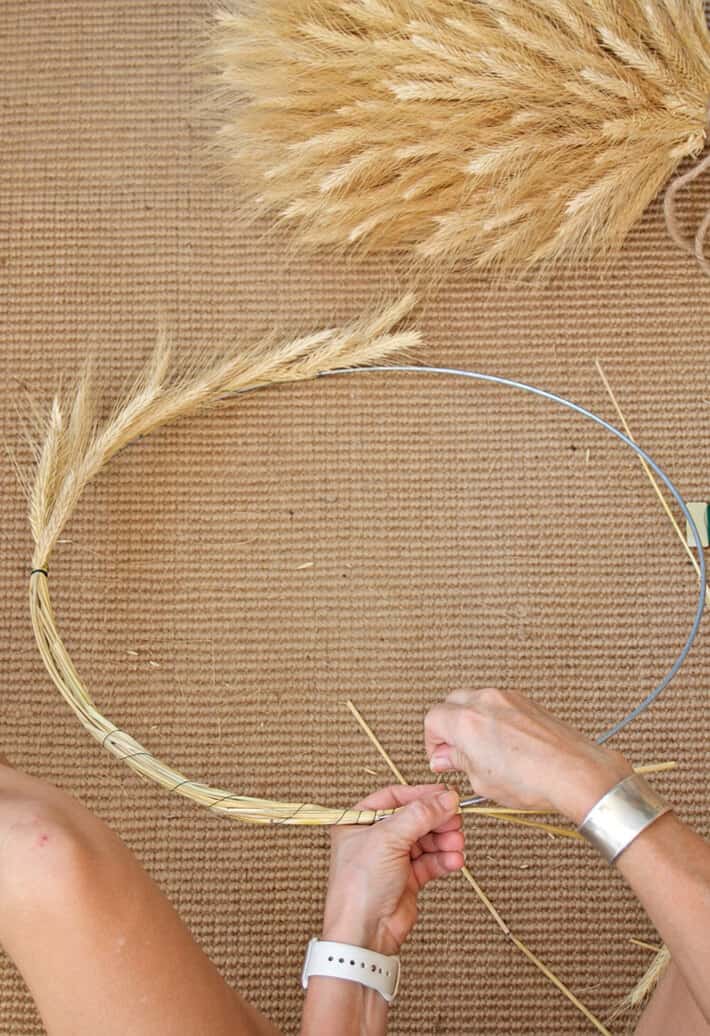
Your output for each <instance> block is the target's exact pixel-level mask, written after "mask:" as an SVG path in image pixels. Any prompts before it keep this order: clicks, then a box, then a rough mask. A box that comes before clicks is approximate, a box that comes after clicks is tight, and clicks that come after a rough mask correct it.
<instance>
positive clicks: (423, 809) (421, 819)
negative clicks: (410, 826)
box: [409, 799, 430, 825]
mask: <svg viewBox="0 0 710 1036" xmlns="http://www.w3.org/2000/svg"><path fill="white" fill-rule="evenodd" d="M409 813H410V816H411V818H412V820H413V821H414V823H416V824H417V825H419V824H424V823H425V822H426V821H428V819H429V814H430V807H429V806H428V805H427V803H426V802H424V800H423V799H415V800H414V802H412V803H411V805H410V807H409Z"/></svg>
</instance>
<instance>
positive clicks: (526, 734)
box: [424, 687, 633, 824]
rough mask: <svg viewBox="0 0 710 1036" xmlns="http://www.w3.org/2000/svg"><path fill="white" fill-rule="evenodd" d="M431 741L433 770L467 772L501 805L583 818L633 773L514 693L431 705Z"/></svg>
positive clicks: (465, 694)
mask: <svg viewBox="0 0 710 1036" xmlns="http://www.w3.org/2000/svg"><path fill="white" fill-rule="evenodd" d="M424 729H425V745H426V750H427V755H428V756H429V759H430V765H431V769H432V770H433V771H434V773H443V772H444V771H447V770H461V771H463V772H465V773H466V774H467V775H468V778H469V780H470V781H471V786H472V788H473V789H474V791H475V793H476V794H478V795H484V796H485V797H486V798H490V799H493V800H494V801H495V802H498V803H499V804H500V805H502V806H511V807H514V808H517V809H549V810H554V811H555V812H558V813H562V814H563V815H564V816H566V817H568V818H569V819H570V820H572V821H573V822H574V823H575V824H579V823H581V821H582V820H583V819H584V817H585V816H586V814H587V813H588V812H589V810H590V809H591V808H592V806H593V805H594V804H595V803H596V802H597V801H598V800H599V799H600V798H601V797H602V795H604V794H605V793H606V792H607V791H609V789H610V788H612V787H613V786H614V785H615V784H617V783H618V782H619V781H620V780H623V778H624V777H628V776H629V774H631V773H632V772H633V770H632V767H631V765H630V763H629V762H627V760H626V759H625V758H624V757H623V756H622V755H621V754H620V753H619V752H615V751H612V750H611V749H608V748H605V747H604V746H602V745H598V744H596V743H595V742H594V741H590V740H589V739H588V738H586V737H584V736H583V735H582V734H580V733H579V732H578V731H576V730H574V729H573V728H572V727H570V726H568V725H567V724H566V723H562V722H561V721H560V720H558V719H556V718H555V717H554V716H553V715H552V714H551V713H549V712H547V710H546V709H543V708H541V707H540V706H539V705H536V704H535V703H534V702H532V701H530V700H529V699H528V698H525V697H524V696H523V695H522V694H519V693H517V692H516V691H500V690H497V689H496V688H491V687H486V688H484V689H483V690H478V691H454V693H453V694H450V695H449V696H448V698H447V699H446V700H445V702H443V703H442V704H441V705H435V706H434V708H433V709H431V710H430V711H429V713H428V714H427V717H426V721H425V728H424Z"/></svg>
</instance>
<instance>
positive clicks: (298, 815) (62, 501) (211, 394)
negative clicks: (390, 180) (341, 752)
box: [27, 294, 419, 824]
mask: <svg viewBox="0 0 710 1036" xmlns="http://www.w3.org/2000/svg"><path fill="white" fill-rule="evenodd" d="M414 301H415V299H414V296H413V295H411V294H410V295H407V296H405V297H404V298H402V299H401V300H399V301H398V302H396V303H395V304H393V305H390V306H388V307H387V308H385V309H383V310H382V311H381V312H379V313H377V314H376V315H374V316H370V317H368V318H366V319H362V320H360V321H357V322H355V323H353V324H351V325H350V326H348V327H345V328H342V329H340V328H328V329H326V330H323V331H319V332H316V333H315V334H311V335H307V336H306V337H303V338H298V339H295V340H293V341H288V342H283V343H276V342H273V341H271V342H263V343H261V344H260V345H258V346H255V347H251V348H242V349H240V350H239V351H237V352H235V353H233V354H232V355H227V356H219V357H214V356H212V357H208V356H200V357H197V358H193V361H192V362H191V363H190V364H182V365H176V364H174V363H173V361H172V359H171V354H170V350H169V348H168V346H167V343H166V342H165V340H161V341H160V342H159V344H158V348H157V349H156V352H155V355H154V356H153V358H152V360H151V362H150V364H149V365H148V367H147V368H146V370H145V371H144V373H143V374H142V376H141V377H140V378H139V379H138V380H137V382H136V383H135V385H134V387H133V389H132V390H131V391H130V392H129V393H128V395H127V397H126V398H125V399H124V400H123V401H122V402H121V403H119V404H118V405H117V406H116V408H115V410H114V412H113V413H112V414H111V415H110V416H109V418H108V419H107V420H106V421H104V422H101V421H99V418H98V406H97V400H96V396H95V393H94V392H93V390H92V386H91V381H90V378H89V376H88V374H87V375H85V376H84V378H83V379H82V380H81V381H80V382H79V384H78V386H77V388H76V389H75V391H74V393H73V394H72V395H71V396H70V397H67V398H61V397H59V396H57V397H56V398H55V399H54V401H53V403H52V406H51V409H50V411H49V414H48V415H47V417H46V419H44V420H43V421H42V423H41V427H40V429H39V431H38V435H37V437H36V439H35V440H34V442H33V446H34V452H35V458H36V466H35V473H34V480H33V482H32V484H31V485H30V484H28V485H27V491H28V497H29V518H30V526H31V529H32V536H33V538H34V542H35V548H34V553H33V555H32V570H33V571H32V575H31V576H30V613H31V618H32V626H33V629H34V633H35V638H36V640H37V645H38V647H39V651H40V654H41V656H42V659H43V661H44V664H45V666H46V667H47V670H48V671H49V674H50V676H51V678H52V680H53V681H54V683H55V684H56V686H57V687H58V689H59V691H60V692H61V694H62V696H63V697H64V699H65V700H66V701H67V703H68V704H69V705H70V707H71V708H72V710H73V711H74V712H75V713H76V715H77V716H78V718H79V720H80V721H81V723H82V724H83V725H84V727H86V729H87V730H88V731H89V732H90V733H91V734H92V735H93V737H95V738H96V740H97V741H99V742H100V743H101V745H102V746H103V747H104V748H106V749H108V750H109V751H110V752H112V753H113V754H114V755H116V756H118V758H120V759H122V760H124V762H125V763H126V764H127V765H128V766H129V767H130V768H131V769H132V770H134V771H135V772H136V773H138V774H139V775H140V776H142V777H144V778H147V779H148V780H151V781H155V782H156V783H157V784H159V785H161V786H162V787H163V788H167V789H169V790H171V791H175V792H177V793H178V794H179V795H183V796H184V797H185V798H188V799H192V800H194V801H195V802H198V803H199V804H200V805H203V806H206V807H208V808H209V809H212V810H214V811H215V812H216V813H222V814H225V815H226V816H229V817H234V818H236V819H239V820H243V821H249V822H252V823H257V824H273V823H283V824H332V823H343V824H351V823H372V821H373V820H374V819H375V816H376V814H375V813H374V812H373V811H372V810H370V811H363V812H357V811H355V810H340V809H328V808H325V807H322V806H315V805H311V804H308V803H305V804H304V803H292V802H273V801H270V800H263V799H254V798H248V797H245V796H242V795H235V794H232V793H231V792H228V791H224V790H223V789H221V788H214V787H212V786H210V785H209V784H206V783H204V782H203V781H200V780H191V779H189V778H187V777H186V776H185V775H184V774H182V773H180V772H179V771H177V770H175V769H173V768H172V767H171V766H169V765H168V764H167V763H164V762H162V761H161V760H160V759H157V758H155V757H154V756H153V755H152V754H151V753H150V752H149V751H148V750H147V749H146V748H145V747H144V746H143V745H141V744H139V743H138V742H137V741H136V740H135V739H134V738H133V737H131V735H130V734H128V733H126V732H125V731H123V730H120V729H119V728H117V727H116V725H115V724H114V723H112V722H111V721H110V720H109V719H107V718H106V717H104V716H103V715H102V714H101V712H100V711H99V709H98V708H97V707H96V705H95V704H94V701H93V699H92V697H91V695H90V693H89V691H88V689H87V688H86V686H85V685H84V683H83V681H82V679H81V677H80V676H79V674H78V672H77V671H76V668H75V667H74V664H73V662H72V660H71V658H70V657H69V653H68V652H67V649H66V647H65V645H64V643H63V641H62V638H61V635H60V633H59V630H58V629H57V624H56V619H55V616H54V611H53V609H52V602H51V599H50V594H49V579H48V566H49V562H50V558H51V555H52V551H53V550H54V547H55V546H56V544H57V541H58V539H59V537H60V535H61V533H62V530H63V529H64V527H65V526H66V524H67V522H68V521H69V519H70V518H71V515H72V513H73V511H74V508H75V507H76V505H77V502H78V501H79V498H80V497H81V494H82V492H83V491H84V489H85V487H86V486H87V484H88V483H89V482H90V481H91V479H93V478H94V477H95V476H96V475H97V474H98V473H99V472H100V471H101V469H102V468H103V467H104V466H105V465H106V464H107V463H108V462H109V461H110V460H111V458H112V457H113V456H114V455H115V454H116V453H118V451H119V450H121V449H123V447H124V446H127V445H128V444H129V443H130V442H133V441H134V440H135V439H137V438H139V437H141V436H145V435H149V434H150V433H151V432H153V431H155V430H156V429H157V428H159V427H160V426H161V425H164V424H167V423H168V422H169V421H174V420H176V419H177V418H179V417H186V416H188V415H190V414H194V413H195V412H197V411H199V410H200V409H202V408H204V407H208V406H211V405H214V404H216V403H217V402H219V401H220V400H222V399H224V398H225V397H227V396H230V395H233V394H235V393H241V392H247V391H249V390H251V389H254V388H258V387H261V386H264V385H271V384H276V383H279V382H288V381H297V380H303V379H307V378H314V377H316V376H317V375H318V374H319V373H321V372H322V371H324V370H328V369H331V368H333V367H339V366H345V367H349V366H358V365H366V364H374V363H381V362H382V361H384V360H386V359H387V358H388V357H391V356H393V355H394V354H401V353H402V352H405V353H406V352H407V351H408V350H410V349H411V348H413V347H414V346H416V345H417V344H418V342H419V334H418V333H417V332H416V331H414V330H406V329H405V330H397V324H398V323H399V322H400V321H401V320H403V318H405V317H406V316H407V314H408V313H409V312H410V310H411V309H412V307H413V305H414Z"/></svg>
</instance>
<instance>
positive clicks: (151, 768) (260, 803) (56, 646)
mask: <svg viewBox="0 0 710 1036" xmlns="http://www.w3.org/2000/svg"><path fill="white" fill-rule="evenodd" d="M166 363H167V360H165V358H163V359H160V358H158V359H156V361H154V368H152V369H151V371H149V376H148V382H147V384H148V385H149V386H153V387H156V386H158V385H159V382H160V380H161V378H162V377H164V374H165V367H166ZM385 372H386V373H403V374H420V375H421V374H429V375H440V376H450V377H463V378H467V379H470V380H476V381H482V382H491V383H495V384H497V385H502V386H505V387H508V388H512V389H517V390H521V391H524V392H528V393H531V394H532V395H535V396H538V397H540V398H542V399H545V400H547V401H549V402H552V403H556V404H558V405H560V406H563V407H566V408H567V409H569V410H572V411H574V412H575V413H577V414H580V415H581V416H582V417H585V418H587V419H589V420H591V421H593V422H595V423H596V424H597V425H599V426H600V427H602V428H604V429H605V430H606V431H607V432H609V433H610V434H612V435H613V436H615V437H616V438H617V439H618V440H619V441H620V442H622V443H623V444H624V445H625V446H628V447H629V448H630V449H631V450H633V452H634V453H635V454H636V455H637V456H638V457H640V458H641V459H643V460H644V461H645V462H646V464H648V466H649V467H650V468H651V469H652V470H653V472H654V473H655V474H656V475H657V476H658V478H659V479H660V480H661V481H662V482H663V484H664V485H665V486H666V488H667V489H668V491H669V493H670V494H671V496H672V497H673V498H674V500H675V501H676V503H677V504H678V506H679V508H680V510H681V512H682V513H683V515H684V517H685V519H686V521H687V522H688V526H689V528H690V530H691V532H692V535H693V539H694V541H695V545H696V547H697V552H698V564H699V570H700V571H699V593H698V602H697V606H696V609H695V615H694V618H693V622H692V625H691V629H690V632H689V634H688V637H687V639H686V641H685V643H684V645H683V647H682V648H681V650H680V652H679V654H678V656H677V657H676V659H675V661H674V662H673V664H672V665H671V667H670V668H669V670H668V671H667V673H666V674H665V675H664V676H663V678H662V679H661V680H660V682H659V683H658V684H657V685H656V687H655V688H654V689H653V690H652V691H651V692H650V693H649V694H648V695H647V696H646V697H645V698H644V699H643V700H642V701H641V702H640V703H639V704H638V705H637V706H635V708H633V709H631V711H630V712H628V713H627V714H626V715H625V716H623V717H622V718H621V719H620V720H618V721H617V722H616V723H614V724H613V725H612V726H611V727H609V728H608V729H607V730H605V731H603V732H602V733H601V734H599V736H598V737H597V741H598V742H599V743H600V744H601V743H603V742H605V741H608V740H609V738H611V737H613V736H614V735H615V734H616V733H618V732H619V731H620V730H622V729H623V728H624V727H626V726H628V724H629V723H631V722H632V721H633V720H634V719H636V718H637V717H638V716H639V715H641V713H643V712H644V711H645V710H646V709H647V708H648V707H649V706H650V705H651V704H652V703H653V702H654V701H655V700H656V699H657V698H658V696H659V695H660V694H661V693H662V691H663V690H664V689H665V688H666V687H667V686H668V684H669V683H670V682H671V680H672V679H673V677H674V676H675V675H676V674H677V673H678V671H679V669H680V668H681V666H682V665H683V663H684V661H685V659H686V657H687V655H688V652H689V651H690V649H691V647H692V645H693V642H694V640H695V637H696V635H697V633H698V629H699V626H700V622H701V619H702V615H703V609H704V604H705V586H706V564H705V557H704V553H703V549H702V541H701V538H700V533H699V532H698V529H697V526H696V524H695V522H694V521H693V517H692V515H691V513H690V511H689V509H688V507H687V506H686V504H685V501H684V500H683V498H682V496H681V494H680V491H679V490H678V489H677V487H676V486H675V485H674V483H673V482H672V481H671V479H670V478H669V477H668V475H666V473H665V472H664V471H663V469H662V468H661V467H660V466H659V465H658V464H657V463H656V462H655V461H654V460H653V458H652V457H651V456H650V455H649V454H648V453H647V452H646V451H645V450H644V449H642V448H641V447H640V446H639V445H638V444H637V443H636V442H634V441H633V440H632V439H631V438H629V436H627V435H625V434H624V433H623V432H622V431H620V430H619V429H618V428H616V427H614V425H612V424H610V423H609V422H608V421H606V420H604V419H603V418H601V417H599V416H598V415H597V414H594V413H592V412H591V411H590V410H587V409H586V408H585V407H582V406H580V405H579V404H577V403H574V402H572V401H571V400H569V399H565V398H563V397H562V396H558V395H556V394H555V393H553V392H548V391H547V390H546V389H542V388H538V387H537V386H534V385H529V384H527V383H525V382H522V381H514V380H512V379H510V378H504V377H500V376H498V375H494V374H485V373H482V372H480V371H469V370H461V369H458V368H452V367H432V366H416V365H413V364H411V365H410V364H394V365H371V366H366V367H338V368H334V369H330V370H320V371H317V372H315V371H311V372H310V373H308V374H300V373H299V374H297V375H296V376H298V377H314V376H315V377H335V376H341V375H353V374H365V373H367V374H371V373H385ZM158 375H160V377H158ZM151 378H152V379H153V380H152V381H151V380H150V379H151ZM247 380H248V379H247ZM280 380H282V381H285V380H293V378H291V379H289V378H288V377H282V378H281V379H280ZM154 382H155V384H154ZM271 383H273V382H268V383H263V382H262V383H259V384H254V383H253V382H252V383H250V384H247V385H246V386H245V387H244V388H237V389H235V390H234V391H231V392H227V393H224V394H222V395H218V396H216V397H213V399H212V401H214V399H215V398H219V399H227V398H232V397H233V396H234V395H239V394H243V393H245V392H252V391H255V390H256V389H258V388H264V387H267V386H268V384H271ZM81 391H82V389H81V386H80V388H79V389H78V390H77V397H76V398H77V399H79V398H80V394H81ZM142 391H143V393H144V395H145V392H146V391H147V389H143V390H142ZM138 398H140V399H142V397H141V396H139V397H138ZM149 403H150V400H148V404H149ZM57 406H58V405H57V404H56V403H55V408H57ZM194 409H196V406H195V405H194V404H190V406H185V407H183V409H182V411H179V412H177V413H176V407H175V406H173V408H172V410H171V409H170V408H169V407H168V411H169V416H168V417H166V418H165V419H164V420H160V421H154V423H153V424H152V425H150V427H149V430H152V428H155V427H157V426H158V424H161V423H166V422H167V420H171V419H173V418H174V417H175V416H180V414H181V413H182V414H184V413H188V412H190V410H193V411H194ZM52 420H54V423H55V425H56V427H55V435H54V437H55V439H57V441H59V442H61V433H62V430H63V428H64V426H63V423H62V420H63V419H62V417H61V414H59V416H58V417H56V416H55V411H54V410H53V418H52ZM52 427H53V426H52V423H51V421H50V428H49V431H48V432H47V438H46V439H45V444H44V446H43V447H42V448H41V449H39V450H38V476H37V477H38V478H39V476H40V473H41V472H42V464H43V463H44V464H45V467H47V465H48V464H49V461H47V460H46V456H45V454H46V452H47V444H48V442H49V443H50V447H49V452H50V454H51V451H52V449H54V451H55V453H57V454H59V453H61V450H58V447H57V442H54V444H53V445H52V444H51V439H52ZM131 427H133V426H131ZM70 433H71V429H70ZM71 434H74V437H75V438H77V437H79V434H80V433H79V432H78V431H76V429H75V430H74V433H71ZM137 434H138V433H135V434H132V435H130V436H128V435H127V437H126V439H125V442H128V441H131V440H132V439H134V438H136V436H137ZM124 444H125V443H124ZM118 448H120V447H117V448H116V449H114V450H113V451H112V450H111V449H109V448H106V449H105V452H104V454H102V455H101V456H100V457H99V458H98V460H96V461H95V462H94V468H93V469H92V472H91V475H89V477H93V474H95V473H96V471H98V470H99V469H100V467H101V466H103V464H105V463H106V462H107V461H108V460H109V459H110V457H111V456H112V455H113V453H114V452H116V451H117V449H118ZM43 458H44V460H43ZM65 474H66V473H65ZM70 474H71V473H70ZM45 477H47V476H46V472H45ZM50 481H51V480H50ZM86 481H88V478H87V479H86V480H85V482H84V483H83V484H82V483H80V484H79V486H78V488H75V489H74V498H71V501H70V502H71V507H70V508H69V511H68V513H70V512H71V510H72V509H73V506H74V504H75V502H76V499H78V496H79V495H80V492H81V489H83V485H85V483H86ZM71 492H72V486H71V485H70V486H69V488H68V489H67V493H68V495H69V496H70V497H71ZM32 508H34V510H35V511H37V510H40V511H41V500H40V504H37V501H36V500H35V499H34V498H33V499H32V504H31V518H32V519H33V521H32V525H33V531H34V532H35V538H36V540H37V533H36V529H37V527H41V521H42V519H43V518H44V520H45V521H47V522H49V521H50V520H51V517H52V516H51V515H50V514H49V513H48V514H46V515H43V514H40V515H39V516H38V515H37V514H35V513H33V511H32ZM37 523H40V525H39V526H38V525H37ZM55 541H56V530H55V535H54V538H53V539H52V538H51V537H50V538H49V539H48V543H49V544H50V545H49V546H48V547H46V549H44V550H42V548H41V547H40V546H39V543H38V547H37V550H36V551H35V560H34V561H33V565H34V566H35V567H33V569H32V573H31V576H30V588H29V589H30V614H31V618H32V625H33V629H34V633H35V638H36V641H37V646H38V648H39V651H40V654H41V656H42V659H43V661H44V664H45V666H46V668H47V670H48V672H49V674H50V676H51V678H52V680H53V681H54V683H55V684H56V686H57V687H58V689H59V691H60V693H61V694H62V696H63V697H64V699H65V700H66V701H67V703H68V704H69V706H70V707H71V709H72V710H73V711H74V713H75V714H76V715H77V716H78V718H79V720H80V721H81V723H82V724H83V726H85V727H86V728H87V730H89V732H90V733H91V734H92V736H93V737H94V738H96V740H98V741H99V742H100V744H101V745H102V747H104V748H106V749H107V750H108V751H110V752H111V753H112V754H114V755H116V756H117V757H118V758H119V759H122V760H123V761H124V762H125V763H126V764H127V765H128V766H129V767H130V768H131V769H132V770H134V771H135V772H136V773H138V774H139V775H141V776H142V777H144V778H147V779H148V780H150V781H153V782H155V783H157V784H159V785H160V786H161V787H163V788H166V789H167V790H169V791H171V792H175V793H177V794H179V795H182V796H183V797H185V798H188V799H191V800H192V801H194V802H197V803H198V804H200V805H202V806H204V807H206V808H208V809H211V810H213V811H214V812H216V813H221V814H222V815H224V816H227V817H231V818H233V819H236V820H241V821H243V822H247V823H256V824H279V825H280V824H287V825H297V826H307V825H333V824H372V823H373V822H374V821H376V820H378V819H381V818H382V817H383V816H386V815H387V814H388V813H390V812H392V811H391V810H378V811H375V810H354V809H350V808H349V809H333V808H329V807H325V806H319V805H315V804H311V803H293V802H281V801H272V800H269V799H259V798H252V797H248V796H243V795H238V794H234V793H232V792H228V791H225V790H223V789H221V788H215V787H212V786H211V785H209V784H207V783H205V782H203V781H200V780H193V779H191V778H188V777H185V775H184V774H182V773H180V772H179V771H177V770H175V769H173V768H172V767H171V766H170V765H169V764H167V763H165V762H163V761H162V760H160V759H158V758H156V757H155V756H153V755H152V753H151V752H150V751H149V750H148V749H146V748H145V747H144V746H143V745H142V744H140V743H139V742H138V741H136V740H135V738H133V737H132V736H131V735H130V734H129V733H127V732H126V731H124V730H121V729H120V728H118V727H117V726H115V725H114V724H113V723H112V722H111V721H110V720H108V719H106V718H105V717H104V716H103V715H102V714H101V712H100V711H99V710H98V709H97V707H96V706H95V704H94V702H93V700H92V698H91V696H90V694H89V692H88V690H87V688H86V687H85V686H84V684H83V682H82V680H81V678H80V676H79V674H78V673H77V671H76V669H75V667H74V665H73V663H72V660H71V658H70V657H69V654H68V652H67V650H66V647H65V646H64V643H63V641H62V639H61V636H60V634H59V632H58V629H57V625H56V622H55V618H54V612H53V609H52V603H51V599H50V594H49V579H48V574H49V573H48V568H47V564H48V558H49V553H50V552H51V547H52V546H53V544H54V542H55ZM38 552H39V554H38ZM38 556H39V560H37V558H38Z"/></svg>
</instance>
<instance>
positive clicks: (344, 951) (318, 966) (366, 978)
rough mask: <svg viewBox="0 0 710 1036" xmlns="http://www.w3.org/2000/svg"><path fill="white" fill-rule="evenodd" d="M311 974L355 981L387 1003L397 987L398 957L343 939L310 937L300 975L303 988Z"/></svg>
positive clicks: (393, 995)
mask: <svg viewBox="0 0 710 1036" xmlns="http://www.w3.org/2000/svg"><path fill="white" fill-rule="evenodd" d="M312 975H315V976H318V977H325V978H344V979H347V981H349V982H359V983H360V984H361V985H363V986H368V987H369V988H370V989H375V990H376V991H377V992H378V993H380V994H381V995H382V996H383V997H384V999H385V1000H386V1001H387V1003H388V1004H391V1003H392V1001H393V1000H394V998H395V996H396V995H397V988H398V986H399V957H386V956H385V955H384V953H375V952H374V950H364V949H363V948H362V947H361V946H350V945H348V944H347V943H344V942H328V941H326V940H323V941H321V940H320V939H311V941H310V942H309V943H308V949H307V950H306V959H305V961H304V964H303V973H302V975H301V984H302V986H303V988H304V989H307V988H308V979H309V978H310V977H311V976H312Z"/></svg>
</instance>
